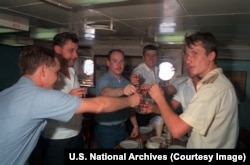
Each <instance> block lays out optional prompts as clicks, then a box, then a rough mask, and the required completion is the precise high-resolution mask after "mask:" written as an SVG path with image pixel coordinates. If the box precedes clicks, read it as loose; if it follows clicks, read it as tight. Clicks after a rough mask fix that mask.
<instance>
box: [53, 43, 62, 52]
mask: <svg viewBox="0 0 250 165" xmlns="http://www.w3.org/2000/svg"><path fill="white" fill-rule="evenodd" d="M54 51H55V52H56V54H61V47H60V46H58V45H55V46H54Z"/></svg>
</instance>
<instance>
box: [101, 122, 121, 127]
mask: <svg viewBox="0 0 250 165" xmlns="http://www.w3.org/2000/svg"><path fill="white" fill-rule="evenodd" d="M97 124H98V125H101V126H119V127H123V126H125V122H122V123H101V122H98V123H97Z"/></svg>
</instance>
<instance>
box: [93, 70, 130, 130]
mask: <svg viewBox="0 0 250 165" xmlns="http://www.w3.org/2000/svg"><path fill="white" fill-rule="evenodd" d="M129 83H130V82H129V81H128V80H127V79H126V78H125V77H123V76H121V77H120V79H119V80H117V79H116V78H115V77H114V76H113V75H112V74H111V72H107V73H105V74H103V75H102V76H101V77H100V78H99V79H98V81H97V84H96V95H100V92H101V90H102V89H103V88H105V87H112V88H121V87H125V86H126V85H128V84H129ZM128 118H129V109H128V108H125V109H124V110H119V111H115V112H110V113H103V114H98V115H96V118H95V119H96V121H97V122H98V123H99V124H103V125H117V124H120V123H124V122H125V121H126V120H127V119H128Z"/></svg>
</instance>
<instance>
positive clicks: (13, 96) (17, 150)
mask: <svg viewBox="0 0 250 165" xmlns="http://www.w3.org/2000/svg"><path fill="white" fill-rule="evenodd" d="M80 103H81V99H79V98H77V97H73V96H70V95H68V94H65V93H62V92H59V91H55V90H47V89H44V88H40V87H37V86H36V85H35V84H34V82H33V81H32V80H30V79H29V78H27V77H21V78H20V79H19V81H18V82H17V83H16V84H14V85H13V86H11V87H9V88H7V89H5V90H3V91H2V92H0V107H1V109H0V123H1V124H0V132H1V133H0V162H1V163H2V164H25V162H26V161H27V159H28V158H29V156H30V154H31V152H32V150H33V149H34V147H35V146H36V144H37V141H38V139H39V137H40V134H41V131H42V130H43V129H44V126H45V125H46V119H55V120H61V121H65V122H66V121H68V120H69V119H70V118H71V117H72V116H73V114H74V113H75V112H76V110H77V108H78V107H79V106H80Z"/></svg>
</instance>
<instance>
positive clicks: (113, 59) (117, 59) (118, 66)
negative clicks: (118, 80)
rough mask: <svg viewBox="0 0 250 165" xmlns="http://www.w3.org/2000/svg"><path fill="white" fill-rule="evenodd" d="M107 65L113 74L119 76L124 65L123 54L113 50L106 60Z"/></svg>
mask: <svg viewBox="0 0 250 165" xmlns="http://www.w3.org/2000/svg"><path fill="white" fill-rule="evenodd" d="M107 65H108V67H109V71H110V72H111V73H112V74H113V75H115V76H120V75H121V74H122V72H123V70H124V66H125V60H124V56H123V55H122V54H121V53H120V52H116V51H115V52H113V53H112V54H111V56H110V59H109V60H108V61H107Z"/></svg>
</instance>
